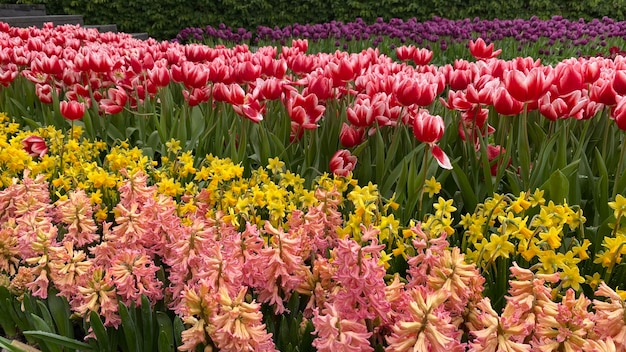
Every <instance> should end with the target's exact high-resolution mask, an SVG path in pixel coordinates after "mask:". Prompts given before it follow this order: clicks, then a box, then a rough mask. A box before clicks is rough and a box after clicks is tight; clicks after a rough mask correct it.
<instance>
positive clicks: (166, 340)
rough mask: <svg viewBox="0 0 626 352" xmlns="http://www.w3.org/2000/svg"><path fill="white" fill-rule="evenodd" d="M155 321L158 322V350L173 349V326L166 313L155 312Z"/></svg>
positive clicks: (160, 351)
mask: <svg viewBox="0 0 626 352" xmlns="http://www.w3.org/2000/svg"><path fill="white" fill-rule="evenodd" d="M156 317H157V323H158V324H159V341H158V343H159V345H158V349H159V352H162V351H172V350H174V347H175V346H174V327H173V326H172V321H171V320H170V317H168V316H167V314H165V313H163V312H157V313H156Z"/></svg>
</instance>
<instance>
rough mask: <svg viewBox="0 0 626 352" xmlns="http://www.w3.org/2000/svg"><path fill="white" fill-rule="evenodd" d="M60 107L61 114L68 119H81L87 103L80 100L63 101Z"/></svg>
mask: <svg viewBox="0 0 626 352" xmlns="http://www.w3.org/2000/svg"><path fill="white" fill-rule="evenodd" d="M59 107H60V109H61V115H63V117H65V118H66V119H68V120H80V119H82V118H83V116H85V104H83V103H81V102H79V101H76V100H71V101H62V102H61V104H60V106H59Z"/></svg>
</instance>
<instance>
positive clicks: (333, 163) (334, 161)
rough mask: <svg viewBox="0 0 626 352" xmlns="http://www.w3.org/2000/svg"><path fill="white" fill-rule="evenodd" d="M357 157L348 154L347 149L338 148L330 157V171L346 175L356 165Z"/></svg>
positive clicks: (338, 174)
mask: <svg viewBox="0 0 626 352" xmlns="http://www.w3.org/2000/svg"><path fill="white" fill-rule="evenodd" d="M356 162H357V157H356V156H354V155H352V154H350V151H349V150H346V149H342V150H338V151H337V152H336V153H335V154H334V155H333V156H332V158H330V171H331V172H332V173H333V174H335V175H337V176H344V177H347V176H348V175H349V174H350V172H352V170H354V166H355V165H356Z"/></svg>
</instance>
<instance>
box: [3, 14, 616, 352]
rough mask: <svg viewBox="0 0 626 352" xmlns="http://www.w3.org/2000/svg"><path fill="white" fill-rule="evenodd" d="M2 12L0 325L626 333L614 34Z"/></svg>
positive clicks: (157, 341)
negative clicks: (438, 50)
mask: <svg viewBox="0 0 626 352" xmlns="http://www.w3.org/2000/svg"><path fill="white" fill-rule="evenodd" d="M0 29H1V32H0V34H2V37H1V38H0V41H2V43H3V46H2V53H1V54H0V55H2V58H3V59H2V67H1V68H2V72H1V73H2V74H1V75H0V77H1V78H2V82H3V85H4V87H3V88H2V90H1V91H0V108H1V109H3V110H5V111H7V113H8V114H7V115H6V116H2V117H1V120H2V121H0V122H1V123H2V125H1V127H0V132H1V133H0V137H2V138H0V151H1V152H0V170H1V171H2V173H1V174H0V182H1V184H2V185H1V190H0V203H1V204H2V205H1V206H0V209H3V210H2V211H1V212H0V250H1V251H0V255H1V256H0V274H2V278H1V279H0V280H1V281H0V286H1V287H0V299H1V300H2V301H3V302H6V304H5V305H1V306H0V309H1V310H2V311H0V326H1V327H2V331H3V334H2V335H5V336H11V337H13V336H16V335H17V336H23V337H25V338H26V339H27V341H28V342H30V343H33V344H37V345H38V346H40V347H42V348H43V349H50V350H55V349H57V348H58V346H66V347H68V348H73V349H83V350H88V349H96V350H117V349H122V350H133V351H136V350H147V351H151V350H154V349H160V350H171V349H174V348H179V349H181V350H195V349H196V348H200V347H203V346H206V347H215V348H218V349H220V350H233V351H235V350H237V351H238V350H242V349H252V350H274V349H278V350H290V349H299V350H312V349H313V348H315V349H317V350H328V351H331V350H332V351H334V350H337V349H341V348H346V349H356V350H375V349H378V350H380V349H384V350H388V351H396V350H400V351H402V350H413V349H414V348H416V349H417V350H444V349H446V350H466V349H468V350H476V351H480V350H486V349H487V350H488V349H494V350H497V349H498V348H501V349H505V348H509V349H517V350H537V349H558V348H563V349H572V350H581V349H584V350H620V349H624V348H626V346H624V342H623V341H624V334H626V326H625V325H624V319H623V318H624V314H626V313H625V312H624V297H623V295H624V294H623V291H620V288H622V287H621V285H622V284H623V282H624V281H625V280H626V270H625V269H624V267H623V265H621V264H622V255H624V254H626V246H625V245H624V243H626V238H625V237H624V232H623V226H622V223H623V220H622V215H623V212H624V209H626V207H625V204H626V201H625V200H624V198H623V197H622V196H621V194H624V193H626V177H624V176H623V169H624V165H623V159H624V150H625V148H623V147H622V148H621V150H619V148H617V146H621V145H622V144H623V143H624V134H623V131H622V129H624V125H625V122H624V121H626V120H624V113H623V111H624V101H625V100H624V99H622V94H624V93H625V92H626V89H625V88H624V87H626V85H625V82H626V81H625V79H626V74H624V69H623V67H624V61H623V60H624V59H623V57H622V56H620V55H617V56H616V57H614V58H603V57H593V58H579V59H568V60H564V61H561V62H559V63H557V64H555V65H554V66H551V65H544V64H541V62H540V61H539V60H534V59H532V58H529V57H528V58H521V57H518V58H516V59H513V60H502V59H498V58H497V57H498V55H499V54H501V51H500V50H499V49H497V48H496V47H494V45H493V44H491V45H487V43H485V42H484V41H483V40H480V39H477V40H472V41H471V42H470V43H469V51H470V53H471V54H472V56H473V57H474V59H472V60H471V61H469V60H456V61H455V62H454V63H453V64H446V65H443V66H435V65H433V64H431V63H430V61H431V60H432V56H433V52H432V51H430V50H426V49H418V48H416V47H414V46H401V47H398V48H397V50H395V52H394V55H395V59H392V58H391V57H389V56H386V55H384V54H381V53H380V52H379V51H377V50H374V49H371V48H370V49H367V50H363V51H361V52H359V53H354V54H350V53H347V52H340V51H337V52H334V53H332V54H324V53H312V54H307V52H308V50H309V49H308V42H307V41H304V40H294V41H293V43H292V46H291V47H282V48H281V49H280V50H279V49H278V48H276V47H270V46H266V47H260V48H258V49H257V50H255V51H250V50H249V48H248V47H247V46H243V45H240V46H234V47H233V48H226V47H216V48H210V47H206V46H202V45H198V44H190V45H181V44H177V43H168V42H155V41H154V40H148V41H146V42H142V41H138V40H135V39H132V38H130V37H129V36H127V35H124V34H120V35H114V34H110V33H109V34H100V33H98V32H97V31H95V30H90V29H84V28H80V27H74V26H62V27H52V26H47V27H45V28H43V29H34V28H31V29H17V28H11V27H8V26H1V28H0ZM433 159H434V160H433ZM435 195H437V196H435ZM620 319H621V320H620ZM83 341H84V342H83ZM0 345H2V346H8V340H6V339H5V338H2V339H0ZM55 346H56V347H55Z"/></svg>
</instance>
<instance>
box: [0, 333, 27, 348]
mask: <svg viewBox="0 0 626 352" xmlns="http://www.w3.org/2000/svg"><path fill="white" fill-rule="evenodd" d="M0 347H2V348H3V349H5V350H7V351H10V352H24V350H23V349H21V348H19V347H17V346H15V345H14V344H13V342H12V341H11V340H8V339H6V338H4V337H2V336H0Z"/></svg>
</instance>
